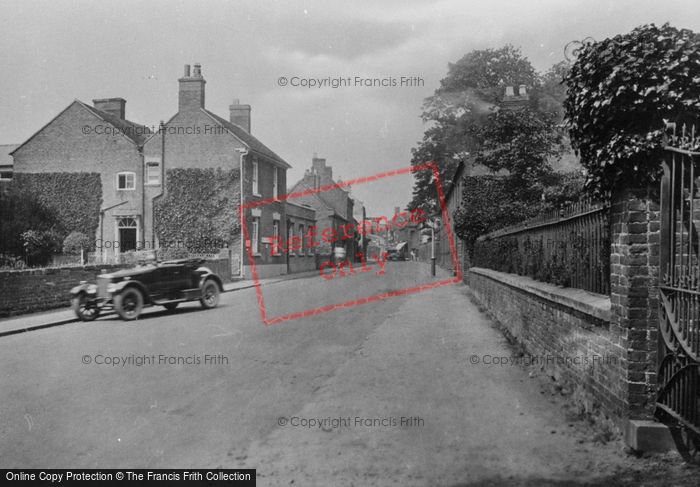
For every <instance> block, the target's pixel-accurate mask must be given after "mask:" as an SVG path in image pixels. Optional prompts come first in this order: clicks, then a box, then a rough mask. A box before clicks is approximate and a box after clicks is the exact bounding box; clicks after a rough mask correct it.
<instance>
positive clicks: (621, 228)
mask: <svg viewBox="0 0 700 487" xmlns="http://www.w3.org/2000/svg"><path fill="white" fill-rule="evenodd" d="M660 218H661V217H660V211H659V196H658V193H657V192H655V191H654V190H653V189H652V188H647V189H630V188H621V189H620V190H619V191H616V192H615V193H614V194H613V195H612V199H611V208H610V301H611V318H610V331H611V333H612V334H613V335H614V336H617V337H618V339H619V342H618V343H619V344H620V346H621V347H622V349H623V350H624V351H626V353H623V357H624V358H623V363H622V364H620V365H621V367H622V370H621V373H622V374H621V381H622V383H621V384H620V387H621V390H622V392H623V397H626V402H627V411H626V414H623V417H627V418H628V419H633V420H634V419H651V418H652V417H653V413H654V407H655V395H656V394H655V393H656V370H657V366H658V364H657V356H656V355H657V353H656V348H657V343H658V342H657V334H658V317H659V297H658V296H659V291H658V277H659V236H660V226H661V224H660Z"/></svg>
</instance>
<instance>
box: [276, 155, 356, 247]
mask: <svg viewBox="0 0 700 487" xmlns="http://www.w3.org/2000/svg"><path fill="white" fill-rule="evenodd" d="M334 184H337V183H336V181H334V180H333V168H332V167H331V166H327V165H326V159H323V158H319V157H317V156H316V155H315V154H314V157H313V159H312V161H311V168H310V169H308V170H307V171H306V172H305V173H304V177H303V178H302V179H300V180H299V181H297V183H296V184H294V186H292V187H291V188H290V189H289V190H288V193H302V192H304V191H308V190H314V189H319V188H321V187H324V186H330V185H334ZM293 201H294V202H295V203H301V204H304V205H307V206H310V207H311V208H313V209H314V210H316V227H317V229H318V231H317V232H316V233H317V235H318V237H316V241H317V242H318V244H319V245H318V247H317V248H316V253H317V254H318V255H319V256H320V258H321V259H324V260H328V259H329V258H330V256H331V255H332V253H333V247H343V248H344V249H345V255H346V258H347V259H351V260H352V261H354V260H355V254H356V249H357V242H358V238H359V235H358V233H357V232H354V236H353V238H338V240H337V241H336V242H335V243H333V244H330V243H328V242H326V241H324V240H323V239H322V237H321V236H320V235H321V233H322V232H323V230H324V229H331V228H332V229H334V230H335V232H336V234H338V235H344V233H343V227H344V226H345V225H355V228H357V227H356V225H357V223H358V222H356V221H355V219H354V217H353V212H354V201H353V199H352V198H351V197H350V191H349V189H346V188H343V187H340V186H336V187H335V188H332V189H329V190H323V191H320V192H318V193H310V194H304V195H303V196H300V197H298V198H296V197H295V198H294V199H293Z"/></svg>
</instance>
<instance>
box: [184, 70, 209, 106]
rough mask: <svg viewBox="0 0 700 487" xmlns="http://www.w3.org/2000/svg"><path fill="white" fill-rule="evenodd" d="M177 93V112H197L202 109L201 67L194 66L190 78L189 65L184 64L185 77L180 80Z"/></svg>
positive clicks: (204, 82) (203, 81) (202, 80)
mask: <svg viewBox="0 0 700 487" xmlns="http://www.w3.org/2000/svg"><path fill="white" fill-rule="evenodd" d="M178 81H179V83H180V90H179V93H178V111H179V112H183V111H189V110H199V109H201V108H204V85H205V84H206V81H205V80H204V78H203V77H202V66H201V65H200V64H195V65H194V76H190V65H189V64H185V76H184V77H183V78H180V79H179V80H178Z"/></svg>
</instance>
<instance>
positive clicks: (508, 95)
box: [501, 85, 530, 109]
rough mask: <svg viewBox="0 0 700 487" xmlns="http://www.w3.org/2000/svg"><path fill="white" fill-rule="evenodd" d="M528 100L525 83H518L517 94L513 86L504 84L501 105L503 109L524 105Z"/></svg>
mask: <svg viewBox="0 0 700 487" xmlns="http://www.w3.org/2000/svg"><path fill="white" fill-rule="evenodd" d="M529 100H530V95H529V94H528V92H527V87H526V86H525V85H520V86H519V87H518V93H517V94H516V93H515V88H514V87H513V86H506V92H505V94H504V95H503V100H502V101H501V107H502V108H505V109H514V108H518V107H524V106H526V105H527V104H528V102H529Z"/></svg>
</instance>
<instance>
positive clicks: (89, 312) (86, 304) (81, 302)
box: [71, 293, 100, 321]
mask: <svg viewBox="0 0 700 487" xmlns="http://www.w3.org/2000/svg"><path fill="white" fill-rule="evenodd" d="M71 305H72V306H73V311H75V315H76V316H77V317H78V319H80V320H81V321H93V320H94V319H96V318H97V317H98V316H99V315H100V308H98V307H97V304H96V303H95V302H94V301H92V300H90V299H89V298H88V297H87V294H85V293H80V294H79V295H78V296H77V297H75V298H73V299H71Z"/></svg>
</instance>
